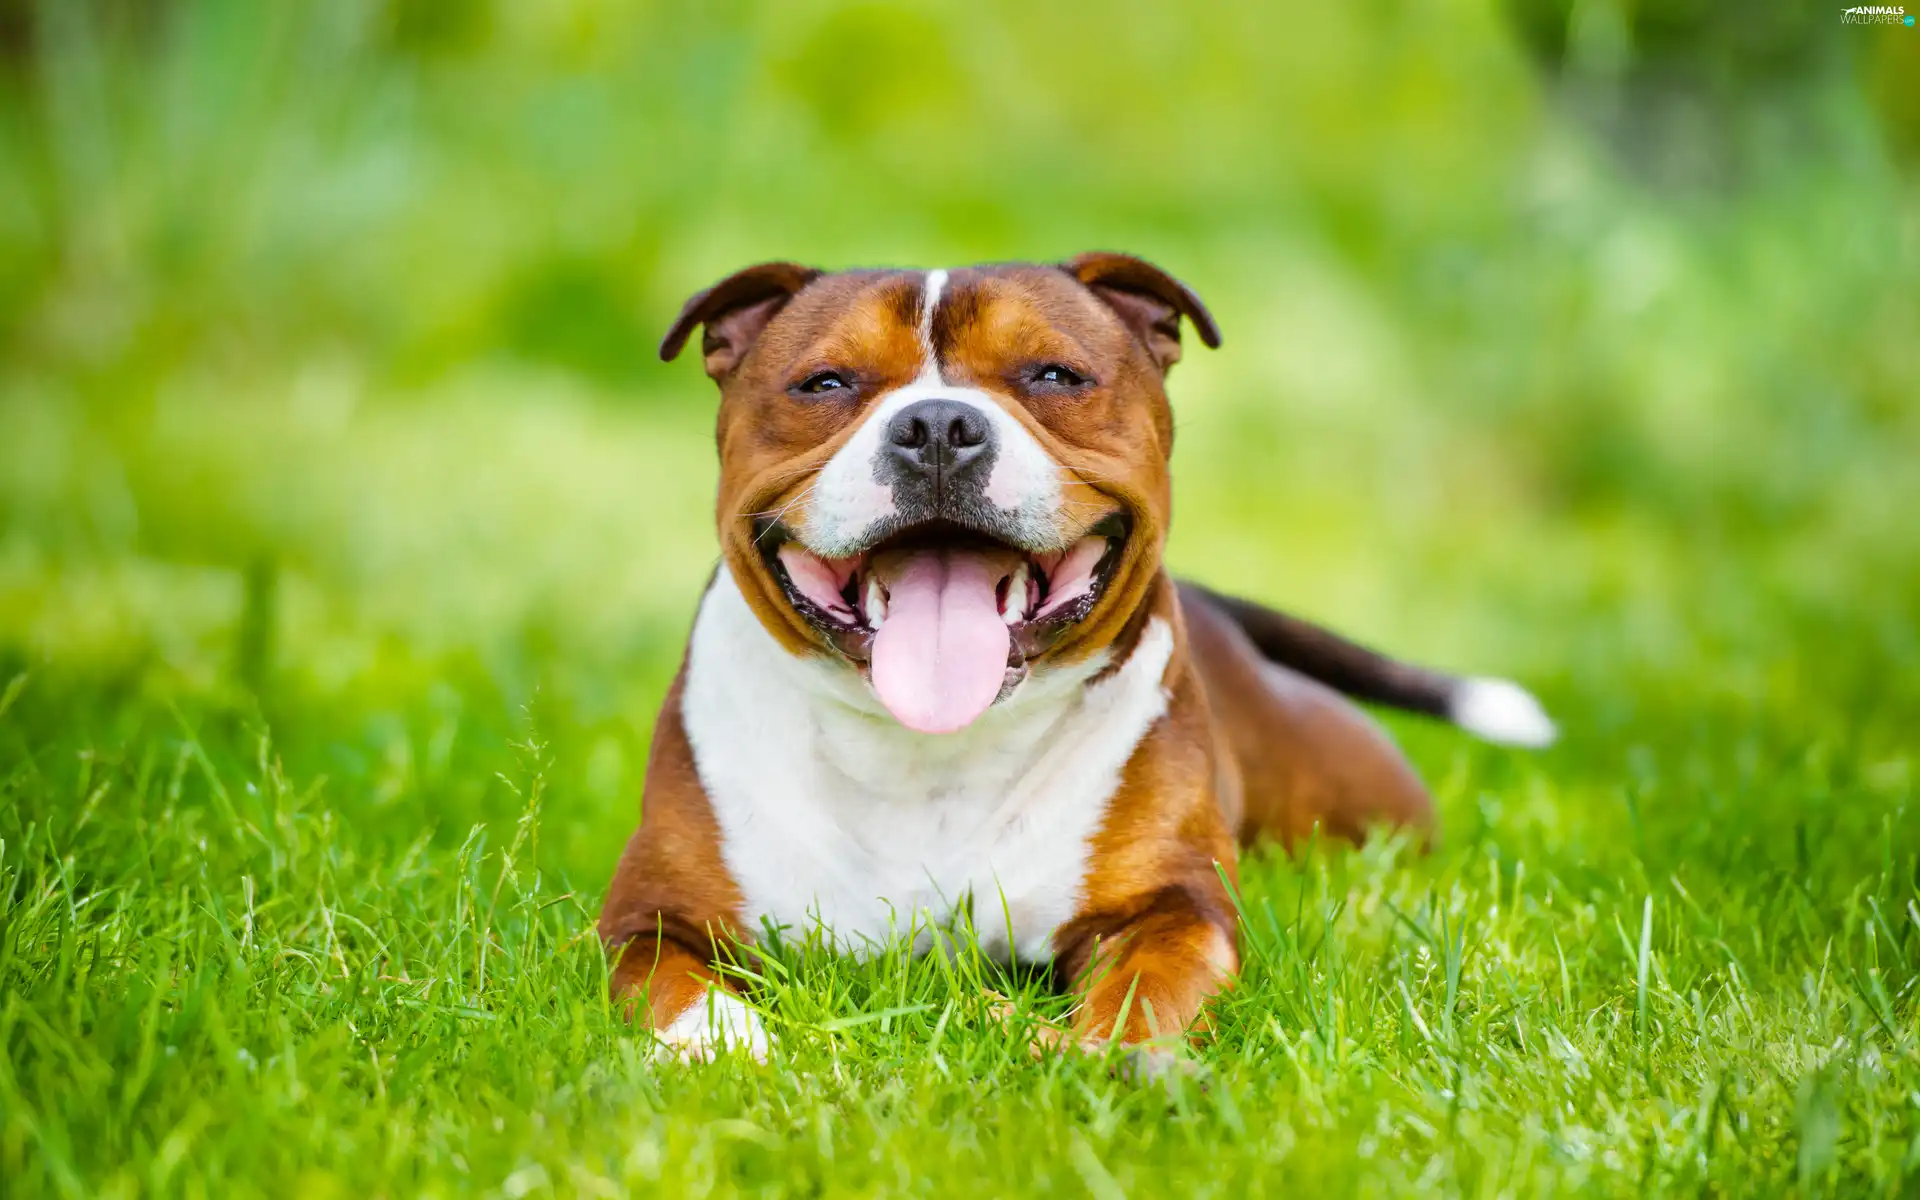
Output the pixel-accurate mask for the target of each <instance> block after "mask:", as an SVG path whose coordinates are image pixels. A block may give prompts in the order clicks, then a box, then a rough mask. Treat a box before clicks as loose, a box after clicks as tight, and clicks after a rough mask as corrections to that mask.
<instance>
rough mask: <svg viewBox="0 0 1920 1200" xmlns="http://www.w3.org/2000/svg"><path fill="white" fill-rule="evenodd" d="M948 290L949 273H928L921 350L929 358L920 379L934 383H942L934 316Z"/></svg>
mask: <svg viewBox="0 0 1920 1200" xmlns="http://www.w3.org/2000/svg"><path fill="white" fill-rule="evenodd" d="M946 290H947V273H946V272H945V271H928V272H927V280H926V285H925V288H924V290H923V291H922V292H921V295H920V349H921V350H923V351H925V352H926V356H927V359H926V361H925V362H924V363H922V364H921V366H920V379H921V380H931V381H932V382H934V383H938V382H940V356H939V354H937V353H935V351H934V349H933V314H934V310H936V309H938V308H939V307H940V293H942V292H944V291H946ZM915 382H919V380H916V381H915Z"/></svg>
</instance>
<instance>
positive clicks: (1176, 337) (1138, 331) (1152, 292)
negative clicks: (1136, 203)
mask: <svg viewBox="0 0 1920 1200" xmlns="http://www.w3.org/2000/svg"><path fill="white" fill-rule="evenodd" d="M1061 266H1062V268H1063V269H1064V270H1065V271H1066V272H1067V274H1069V275H1071V276H1073V277H1074V278H1075V279H1078V280H1079V281H1080V282H1081V283H1084V284H1086V285H1087V287H1088V288H1090V289H1092V291H1093V294H1094V295H1096V296H1098V297H1100V299H1101V300H1103V301H1105V303H1106V305H1107V307H1108V308H1111V309H1112V310H1113V311H1114V313H1115V315H1117V316H1118V317H1119V318H1120V319H1121V320H1122V321H1123V322H1125V323H1126V326H1127V328H1129V329H1131V330H1133V334H1134V336H1135V337H1137V338H1139V339H1140V341H1141V343H1142V344H1143V345H1145V346H1146V348H1147V353H1148V354H1150V355H1152V356H1153V361H1154V362H1156V363H1158V364H1159V365H1160V369H1161V370H1162V371H1165V370H1166V369H1167V368H1168V367H1171V366H1172V365H1173V364H1174V363H1177V362H1179V361H1180V318H1181V317H1185V318H1187V319H1188V320H1189V321H1192V322H1193V327H1194V329H1195V330H1196V331H1197V332H1198V333H1199V334H1200V340H1201V341H1203V342H1205V343H1206V344H1207V346H1208V347H1209V348H1217V347H1218V346H1219V345H1220V327H1219V326H1218V325H1215V324H1214V323H1213V314H1212V313H1210V312H1208V311H1207V306H1206V305H1204V304H1202V303H1200V297H1198V296H1196V295H1194V294H1193V289H1192V288H1190V287H1188V286H1187V285H1186V284H1184V283H1181V282H1180V281H1179V280H1178V279H1175V278H1174V277H1173V276H1171V275H1169V274H1167V273H1166V272H1165V271H1162V270H1161V269H1160V268H1159V267H1156V266H1154V265H1153V264H1152V263H1150V262H1147V261H1146V260H1144V259H1139V258H1135V257H1133V255H1131V254H1110V253H1106V252H1104V251H1094V252H1093V253H1090V254H1082V255H1079V256H1078V257H1075V258H1072V259H1069V260H1068V261H1066V262H1064V263H1062V264H1061Z"/></svg>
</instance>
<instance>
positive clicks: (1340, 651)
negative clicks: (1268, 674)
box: [1180, 582, 1559, 746]
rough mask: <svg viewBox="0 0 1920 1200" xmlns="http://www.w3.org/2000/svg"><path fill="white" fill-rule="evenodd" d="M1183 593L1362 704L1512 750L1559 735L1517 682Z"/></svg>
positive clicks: (1283, 660)
mask: <svg viewBox="0 0 1920 1200" xmlns="http://www.w3.org/2000/svg"><path fill="white" fill-rule="evenodd" d="M1180 592H1181V601H1182V602H1183V603H1186V604H1195V603H1199V604H1206V605H1210V606H1212V607H1213V608H1214V609H1216V610H1218V611H1219V612H1221V613H1224V614H1225V615H1226V616H1227V617H1228V618H1229V619H1231V620H1232V621H1233V623H1234V624H1235V625H1238V626H1239V627H1240V629H1241V631H1242V632H1244V633H1245V634H1246V635H1247V637H1248V638H1249V639H1250V640H1251V641H1252V642H1253V644H1254V646H1255V647H1256V648H1258V649H1259V651H1260V653H1261V654H1262V655H1264V656H1265V657H1266V658H1267V659H1268V660H1269V661H1271V662H1275V663H1278V664H1280V665H1281V666H1283V667H1287V668H1289V669H1291V670H1294V671H1298V672H1299V673H1300V674H1302V675H1305V676H1307V677H1308V678H1310V679H1317V680H1319V681H1320V682H1321V683H1324V684H1326V685H1327V686H1328V687H1331V688H1334V689H1335V690H1337V691H1340V692H1344V693H1346V694H1347V695H1349V696H1352V697H1353V698H1354V699H1356V700H1366V701H1370V702H1372V703H1375V704H1385V705H1389V706H1391V707H1393V708H1404V709H1407V710H1409V711H1411V712H1417V713H1425V714H1427V715H1428V716H1432V717H1439V718H1440V719H1441V720H1443V721H1451V722H1452V723H1453V724H1455V725H1458V726H1459V727H1460V728H1462V729H1464V730H1466V731H1467V732H1469V733H1473V734H1477V735H1478V736H1480V737H1483V738H1485V739H1486V740H1488V741H1490V742H1501V743H1504V744H1506V745H1510V746H1545V745H1548V744H1550V743H1552V741H1553V739H1554V738H1555V737H1557V736H1558V735H1559V730H1558V729H1556V728H1555V727H1554V724H1553V720H1552V718H1550V717H1548V716H1547V710H1546V709H1544V708H1542V707H1541V706H1540V702H1539V701H1538V700H1536V699H1534V698H1533V694H1532V693H1531V692H1529V691H1527V690H1526V689H1525V688H1523V687H1521V686H1520V685H1519V684H1517V683H1512V682H1509V681H1508V680H1505V679H1490V678H1484V677H1483V678H1472V679H1462V678H1460V677H1459V676H1455V675H1447V674H1444V673H1442V672H1440V671H1430V670H1428V669H1427V668H1425V667H1416V666H1414V665H1413V664H1412V663H1403V662H1398V661H1396V660H1394V659H1391V658H1388V657H1387V656H1386V655H1384V654H1380V653H1378V652H1376V651H1373V650H1369V649H1367V648H1366V647H1365V646H1362V645H1359V644H1358V643H1355V642H1350V641H1348V640H1347V639H1345V638H1343V637H1341V636H1340V635H1339V634H1337V633H1333V632H1332V631H1330V630H1326V629H1322V628H1320V627H1319V626H1318V625H1315V624H1312V623H1311V622H1308V621H1303V620H1301V619H1300V618H1299V617H1290V616H1288V615H1287V614H1286V613H1283V612H1275V611H1274V610H1273V609H1271V608H1267V607H1266V606H1264V605H1260V604H1255V603H1253V602H1252V601H1250V600H1241V599H1238V598H1236V597H1233V596H1223V595H1221V594H1220V593H1218V592H1215V591H1211V590H1209V589H1207V588H1203V587H1201V586H1199V585H1198V584H1194V583H1185V582H1183V583H1181V584H1180Z"/></svg>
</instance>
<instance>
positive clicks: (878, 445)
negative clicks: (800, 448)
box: [794, 271, 1064, 557]
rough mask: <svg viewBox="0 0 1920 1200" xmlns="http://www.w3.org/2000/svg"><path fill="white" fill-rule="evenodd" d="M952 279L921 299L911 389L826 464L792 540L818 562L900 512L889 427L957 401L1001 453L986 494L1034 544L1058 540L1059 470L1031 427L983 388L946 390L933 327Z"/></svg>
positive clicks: (940, 275) (851, 547)
mask: <svg viewBox="0 0 1920 1200" xmlns="http://www.w3.org/2000/svg"><path fill="white" fill-rule="evenodd" d="M947 281H948V274H947V272H945V271H928V272H927V273H926V278H925V280H924V281H923V283H922V289H921V297H920V320H919V328H918V330H917V331H916V332H917V333H918V334H919V339H920V348H921V351H922V353H923V355H924V358H923V360H922V362H921V366H920V372H919V374H918V376H916V377H915V379H914V380H913V382H912V383H909V384H908V385H906V386H905V387H902V388H898V389H896V390H894V391H893V392H890V393H888V394H887V395H885V396H883V397H882V398H881V399H880V401H879V403H877V404H875V405H874V406H873V408H872V410H871V411H869V412H868V413H867V415H866V416H865V417H864V418H863V419H862V420H861V423H860V427H859V428H858V429H856V430H855V431H854V434H853V436H852V437H851V438H849V439H848V440H847V443H846V444H845V445H844V446H842V447H840V449H839V450H838V451H836V452H835V453H834V456H833V457H832V458H831V459H829V460H827V464H826V466H824V467H822V468H821V469H820V474H819V476H818V477H817V478H816V479H815V481H814V486H813V490H812V492H811V493H810V494H809V496H808V498H807V505H806V513H805V515H804V516H803V517H802V518H801V520H800V521H799V523H798V526H797V528H796V529H795V531H794V532H795V533H796V534H797V535H798V536H799V538H800V541H801V542H802V543H803V544H805V545H806V547H807V548H808V549H809V550H811V551H813V552H814V553H815V554H820V555H825V556H828V557H840V556H843V555H847V554H852V553H854V552H856V551H858V550H860V549H861V548H862V543H863V542H864V541H865V539H866V536H867V531H868V530H869V529H871V528H872V527H873V526H874V525H875V524H876V523H877V522H880V521H884V520H886V519H887V518H888V517H891V516H892V515H894V512H895V511H896V509H895V506H894V502H893V487H892V485H891V484H890V483H883V482H881V480H882V479H885V478H887V472H886V470H885V456H886V454H887V453H888V450H887V426H888V424H889V423H891V422H892V420H893V417H894V414H895V413H897V412H899V411H900V410H901V409H903V408H905V407H906V406H907V405H909V404H913V403H915V402H916V401H920V400H934V399H940V400H953V401H958V402H960V403H962V404H967V405H970V406H972V407H973V408H974V409H976V410H977V411H978V412H979V413H980V414H981V416H983V417H984V418H985V419H986V421H987V424H988V425H989V426H990V427H991V428H992V430H993V440H994V443H995V446H996V449H995V452H994V462H993V470H992V472H991V473H990V474H989V475H988V477H987V480H986V485H985V488H984V494H985V497H986V499H987V502H988V503H990V504H992V505H993V506H994V507H996V508H999V509H1001V510H1002V511H1004V512H1005V513H1007V514H1008V515H1009V516H1010V517H1011V518H1012V520H1013V522H1014V523H1015V524H1016V525H1017V526H1019V527H1020V528H1021V529H1023V530H1025V531H1029V532H1028V536H1029V537H1030V538H1031V540H1033V541H1034V542H1036V543H1043V542H1048V541H1050V540H1052V539H1055V538H1057V537H1059V536H1061V535H1060V533H1059V532H1058V530H1057V528H1056V526H1057V525H1058V524H1059V520H1058V518H1059V515H1060V512H1061V510H1062V507H1063V504H1064V494H1063V492H1062V489H1061V486H1060V466H1059V464H1058V463H1056V462H1055V461H1054V459H1053V456H1052V455H1050V454H1048V453H1047V451H1046V448H1045V447H1043V446H1042V445H1041V444H1040V442H1039V441H1038V439H1036V438H1035V437H1034V436H1033V434H1032V433H1030V432H1028V430H1027V427H1026V426H1024V425H1022V424H1021V423H1020V422H1019V421H1018V420H1016V419H1015V418H1014V416H1013V414H1011V413H1009V412H1008V411H1007V410H1006V408H1005V407H1004V406H1003V404H1002V403H1001V401H999V400H998V399H996V398H995V397H994V396H993V395H992V394H991V393H989V392H986V391H984V390H982V389H980V388H969V387H954V386H949V385H948V384H947V383H946V382H945V381H944V379H943V378H942V376H941V373H940V359H939V355H938V354H937V353H936V351H935V349H934V342H933V320H934V316H935V314H936V312H937V311H938V309H939V307H940V301H941V299H942V297H943V296H944V295H945V293H946V288H947Z"/></svg>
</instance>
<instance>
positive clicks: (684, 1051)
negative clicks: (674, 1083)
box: [653, 989, 770, 1062]
mask: <svg viewBox="0 0 1920 1200" xmlns="http://www.w3.org/2000/svg"><path fill="white" fill-rule="evenodd" d="M653 1036H654V1038H655V1039H656V1045H655V1057H657V1058H674V1059H678V1060H680V1061H681V1062H705V1061H707V1060H709V1059H712V1058H715V1057H717V1056H718V1055H721V1054H748V1055H751V1056H752V1057H753V1060H754V1061H755V1062H765V1061H767V1050H768V1047H769V1045H770V1042H769V1041H768V1038H767V1029H766V1026H765V1025H763V1024H762V1023H761V1021H760V1014H759V1013H757V1012H755V1011H754V1010H753V1008H752V1007H751V1006H750V1005H748V1004H747V1002H746V1001H745V1000H742V999H741V998H740V997H738V996H736V995H734V994H733V993H732V992H727V991H721V990H719V989H715V990H712V991H709V992H708V993H707V994H706V995H704V996H702V997H701V998H700V999H699V1000H698V1001H697V1002H695V1004H694V1005H693V1007H692V1008H689V1009H688V1010H687V1011H686V1012H683V1013H681V1014H680V1015H679V1016H678V1017H676V1018H674V1021H673V1023H672V1024H671V1025H668V1026H667V1027H666V1028H665V1029H661V1030H656V1031H655V1033H654V1035H653Z"/></svg>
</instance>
